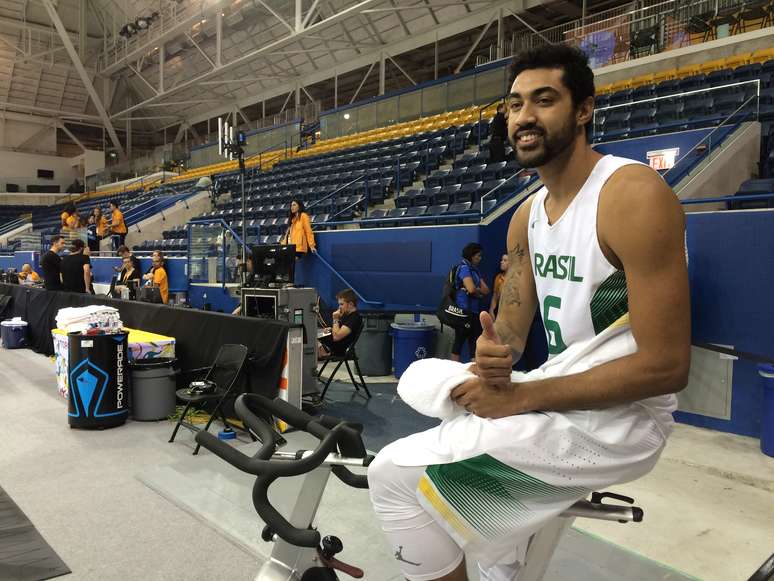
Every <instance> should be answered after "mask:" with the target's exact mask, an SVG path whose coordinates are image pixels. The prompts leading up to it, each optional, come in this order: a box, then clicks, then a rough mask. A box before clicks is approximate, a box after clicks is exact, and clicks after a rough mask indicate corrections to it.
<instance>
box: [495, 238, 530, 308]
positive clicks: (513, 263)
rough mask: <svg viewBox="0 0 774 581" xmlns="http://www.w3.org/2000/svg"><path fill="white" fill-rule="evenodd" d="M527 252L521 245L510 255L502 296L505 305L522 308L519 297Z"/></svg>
mask: <svg viewBox="0 0 774 581" xmlns="http://www.w3.org/2000/svg"><path fill="white" fill-rule="evenodd" d="M525 256H526V251H525V250H524V248H522V247H521V244H518V243H517V244H516V248H514V249H513V250H511V251H510V252H509V253H508V261H509V265H510V266H509V268H508V272H507V273H506V275H505V282H504V283H503V290H502V296H501V297H500V300H501V301H502V303H503V304H505V305H516V306H517V307H520V306H521V296H520V295H519V282H520V281H521V277H522V275H523V274H524V258H525Z"/></svg>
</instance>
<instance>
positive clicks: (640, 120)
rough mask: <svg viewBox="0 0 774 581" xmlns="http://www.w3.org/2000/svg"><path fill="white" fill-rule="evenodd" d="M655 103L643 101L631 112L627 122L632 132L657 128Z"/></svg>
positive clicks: (640, 132)
mask: <svg viewBox="0 0 774 581" xmlns="http://www.w3.org/2000/svg"><path fill="white" fill-rule="evenodd" d="M656 113H657V109H656V104H655V103H652V104H649V103H643V104H642V105H641V106H639V107H636V108H635V110H634V111H633V112H632V114H631V117H630V118H629V122H630V124H631V132H632V133H638V134H643V133H649V132H651V131H654V130H655V129H657V128H658V124H657V123H656Z"/></svg>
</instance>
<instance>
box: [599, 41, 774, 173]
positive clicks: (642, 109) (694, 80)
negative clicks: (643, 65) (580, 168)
mask: <svg viewBox="0 0 774 581" xmlns="http://www.w3.org/2000/svg"><path fill="white" fill-rule="evenodd" d="M688 92H690V93H691V94H689V95H684V96H677V97H671V96H672V95H678V94H680V93H688ZM597 93H598V95H597V99H596V108H597V113H596V114H595V127H594V140H595V141H596V142H601V141H610V140H613V139H627V138H632V137H639V136H643V135H655V134H660V133H666V132H670V131H679V130H684V129H696V128H699V127H712V126H715V125H718V124H719V123H721V122H723V120H725V119H726V118H728V117H729V115H731V114H732V113H734V112H735V111H737V110H739V109H740V108H742V109H741V110H740V111H739V113H737V115H736V116H735V117H734V119H733V120H734V121H735V122H736V121H742V120H749V119H754V118H757V119H759V120H760V122H761V124H762V131H761V135H762V143H761V163H760V173H761V176H768V177H771V176H772V175H774V174H773V173H772V172H774V139H771V137H770V136H771V135H772V133H774V131H773V130H774V49H764V50H760V51H756V52H754V53H747V54H742V55H734V56H733V57H729V58H726V59H720V60H716V61H709V62H706V63H703V64H701V65H691V66H687V67H683V68H681V69H671V70H667V71H662V72H660V73H656V74H650V75H643V76H640V77H635V78H633V79H630V80H626V81H620V82H617V83H613V84H610V85H604V86H601V87H599V88H598V90H597ZM758 94H759V98H757V99H756V95H758ZM745 103H746V106H744V107H743V105H745Z"/></svg>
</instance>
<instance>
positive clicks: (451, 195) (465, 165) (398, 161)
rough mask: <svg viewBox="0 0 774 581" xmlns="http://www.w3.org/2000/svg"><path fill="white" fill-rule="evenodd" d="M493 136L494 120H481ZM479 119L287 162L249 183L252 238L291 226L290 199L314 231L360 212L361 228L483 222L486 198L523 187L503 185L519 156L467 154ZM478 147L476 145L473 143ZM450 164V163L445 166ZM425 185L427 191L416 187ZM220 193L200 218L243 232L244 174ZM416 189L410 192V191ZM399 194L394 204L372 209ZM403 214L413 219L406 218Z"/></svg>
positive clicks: (227, 180)
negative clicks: (223, 197)
mask: <svg viewBox="0 0 774 581" xmlns="http://www.w3.org/2000/svg"><path fill="white" fill-rule="evenodd" d="M481 125H482V127H481V132H482V134H483V135H484V136H486V135H487V133H488V127H489V126H488V122H486V121H483V122H482V123H481ZM478 135H479V127H478V125H477V124H468V125H462V126H459V127H457V126H452V127H448V128H445V129H441V130H438V131H435V132H425V133H420V134H415V135H408V136H403V137H393V139H391V140H388V141H380V142H375V143H371V144H368V145H360V146H356V147H351V148H348V149H340V150H334V151H332V152H330V153H323V154H321V155H318V156H314V157H312V156H303V158H301V159H298V158H297V159H292V160H285V161H282V162H280V163H278V164H277V165H276V166H275V167H274V168H273V169H272V170H270V171H268V172H264V173H263V174H260V175H258V176H256V177H252V178H248V182H247V183H246V206H247V210H246V212H245V215H246V217H247V219H248V220H249V221H250V222H249V223H248V230H249V232H248V235H250V234H251V233H253V232H255V231H257V230H258V229H260V233H261V235H262V236H272V235H277V234H281V233H282V232H284V230H285V228H286V221H287V214H288V207H289V204H290V201H291V199H293V198H298V199H300V200H301V201H303V202H304V203H305V204H306V206H307V211H308V212H309V214H310V215H311V216H312V222H313V225H314V226H315V228H316V229H318V230H319V229H323V228H329V227H332V226H334V225H336V224H340V223H342V222H348V221H351V220H353V219H355V218H357V217H360V218H361V219H360V222H361V226H363V225H366V224H367V225H369V226H383V225H388V224H392V223H395V222H397V221H401V222H402V223H404V224H405V225H415V224H421V223H426V224H438V223H447V216H446V215H447V214H451V213H453V215H454V216H455V218H452V222H451V223H459V222H462V221H471V222H478V220H479V219H480V217H481V216H480V204H479V202H480V200H481V197H482V196H483V195H485V194H486V193H488V192H490V191H491V190H492V189H495V188H497V189H498V191H497V197H493V198H492V200H491V202H490V203H487V204H486V209H491V207H492V206H493V204H492V202H496V200H497V199H498V198H499V199H504V198H505V197H507V196H509V195H512V194H513V193H514V192H515V191H516V190H517V189H518V188H519V187H521V186H522V185H523V184H521V183H519V182H518V181H513V183H511V184H508V185H510V187H503V184H504V183H505V181H506V178H511V177H512V176H513V175H514V174H515V173H517V172H518V171H519V169H520V168H519V166H518V165H517V164H516V162H515V161H509V162H499V163H493V164H488V163H487V161H488V150H487V149H483V150H481V151H476V152H475V153H467V154H466V153H465V152H466V151H467V150H468V149H469V148H471V147H472V146H473V144H474V143H475V141H476V140H477V139H478ZM473 149H475V147H473ZM442 166H447V167H442ZM417 183H422V185H423V187H422V188H411V186H413V185H414V184H417ZM215 187H216V189H217V190H218V191H230V192H231V200H230V201H228V202H225V203H222V204H218V207H217V208H216V210H214V211H213V212H210V213H207V214H205V215H203V216H201V217H200V218H220V219H223V220H224V221H226V222H227V223H229V224H230V225H231V226H232V227H234V228H235V229H236V230H237V231H239V230H240V229H241V221H239V220H238V219H237V218H238V217H239V216H241V194H240V184H239V176H238V175H236V174H232V175H228V176H217V177H216V180H215ZM409 188H410V189H409ZM391 198H395V206H396V208H394V209H392V208H380V209H376V210H374V209H373V206H376V205H380V204H383V203H384V202H385V201H386V200H388V199H391ZM405 218H412V220H406V219H405Z"/></svg>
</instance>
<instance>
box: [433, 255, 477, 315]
mask: <svg viewBox="0 0 774 581" xmlns="http://www.w3.org/2000/svg"><path fill="white" fill-rule="evenodd" d="M459 268H460V265H459V264H456V265H454V266H452V267H451V269H450V270H449V274H447V275H446V279H445V280H444V283H443V291H442V293H441V304H439V305H438V309H437V310H436V312H435V314H436V316H437V317H438V320H439V321H441V324H442V325H448V326H449V327H452V328H453V329H470V326H471V318H472V317H473V313H471V312H470V311H468V310H466V309H462V308H460V307H458V306H457V296H456V295H457V290H458V287H457V272H458V271H459Z"/></svg>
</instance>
